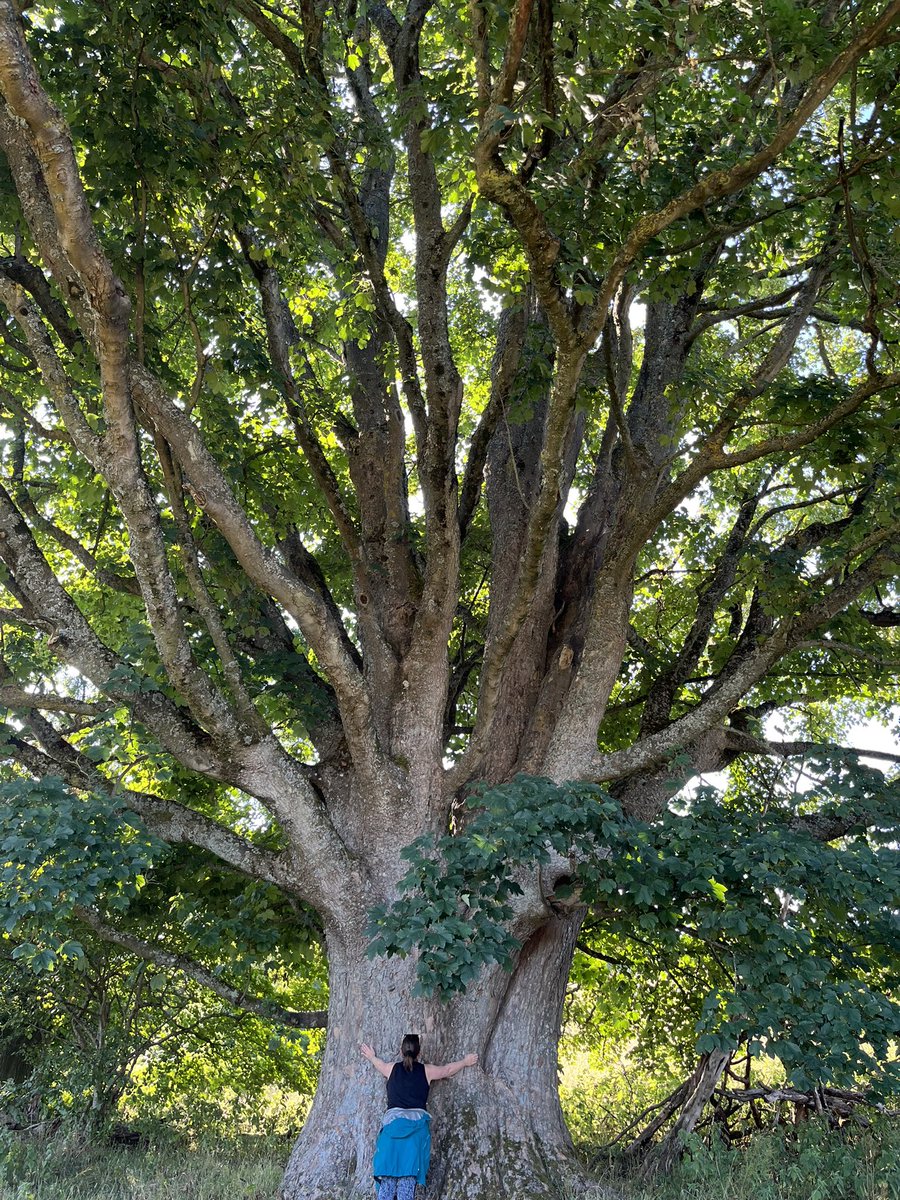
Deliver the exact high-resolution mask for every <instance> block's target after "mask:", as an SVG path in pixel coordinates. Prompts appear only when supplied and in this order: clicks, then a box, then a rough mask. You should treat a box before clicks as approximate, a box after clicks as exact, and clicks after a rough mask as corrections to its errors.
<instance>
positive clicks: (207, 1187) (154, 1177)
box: [0, 1127, 900, 1200]
mask: <svg viewBox="0 0 900 1200" xmlns="http://www.w3.org/2000/svg"><path fill="white" fill-rule="evenodd" d="M287 1152H288V1145H287V1143H286V1142H285V1141H284V1140H278V1139H262V1138H248V1139H246V1141H244V1142H240V1141H234V1140H231V1141H227V1142H221V1143H217V1144H210V1145H201V1146H194V1147H191V1146H186V1145H171V1144H170V1145H165V1146H158V1147H147V1148H143V1149H128V1148H112V1147H105V1146H97V1145H91V1144H90V1143H88V1142H86V1141H85V1140H84V1139H82V1138H78V1137H75V1136H69V1137H56V1138H54V1139H51V1140H32V1139H28V1138H24V1137H20V1136H15V1135H9V1134H2V1135H0V1200H274V1196H275V1192H276V1189H277V1186H278V1181H279V1179H280V1177H281V1171H282V1167H283V1165H284V1160H285V1158H286V1156H287ZM611 1193H612V1194H617V1195H619V1196H621V1197H622V1200H900V1130H898V1129H897V1128H896V1127H895V1128H893V1129H891V1128H888V1127H885V1128H883V1129H882V1130H880V1131H879V1132H878V1133H877V1134H871V1133H870V1134H865V1135H863V1136H861V1137H860V1138H858V1139H856V1140H855V1141H854V1142H852V1143H849V1142H845V1141H842V1140H841V1139H840V1138H838V1137H836V1136H835V1135H833V1134H831V1135H829V1134H827V1133H825V1132H823V1131H821V1130H818V1129H816V1128H815V1127H812V1128H808V1129H806V1130H804V1131H803V1133H802V1135H801V1136H800V1138H799V1140H798V1141H789V1142H787V1143H786V1142H785V1141H784V1140H783V1139H782V1138H781V1137H776V1136H771V1137H760V1138H757V1140H756V1141H755V1142H754V1143H753V1144H752V1145H751V1146H750V1147H749V1148H748V1149H746V1150H742V1151H737V1152H728V1151H726V1150H724V1149H716V1150H713V1151H710V1150H708V1149H706V1148H705V1147H703V1146H700V1145H698V1146H696V1147H695V1148H694V1150H693V1153H692V1155H691V1156H690V1157H689V1158H688V1159H686V1160H685V1162H684V1163H683V1164H682V1165H681V1167H679V1169H678V1170H677V1171H676V1172H675V1173H674V1174H673V1175H672V1176H670V1177H669V1178H668V1179H665V1180H661V1181H658V1182H657V1183H655V1184H653V1185H643V1186H641V1185H638V1184H637V1183H635V1182H634V1181H629V1180H628V1179H623V1178H621V1177H617V1176H616V1174H615V1172H614V1171H610V1172H609V1173H605V1174H604V1177H603V1180H602V1185H601V1187H599V1188H598V1189H597V1191H593V1189H592V1191H591V1192H588V1193H584V1192H580V1193H577V1194H576V1195H573V1197H572V1200H594V1198H598V1197H599V1196H600V1195H607V1196H608V1195H610V1194H611Z"/></svg>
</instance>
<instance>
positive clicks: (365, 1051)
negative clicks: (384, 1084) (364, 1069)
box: [360, 1042, 394, 1079]
mask: <svg viewBox="0 0 900 1200" xmlns="http://www.w3.org/2000/svg"><path fill="white" fill-rule="evenodd" d="M360 1050H361V1051H362V1056H363V1058H367V1059H368V1060H369V1062H370V1063H371V1064H372V1066H373V1067H374V1068H375V1070H376V1071H380V1072H381V1074H382V1075H383V1076H384V1077H385V1079H390V1076H391V1071H393V1069H394V1063H386V1062H384V1061H383V1060H382V1059H380V1058H379V1057H378V1055H377V1054H376V1053H375V1051H374V1050H373V1049H372V1047H371V1046H369V1045H367V1043H366V1042H363V1044H362V1045H361V1046H360Z"/></svg>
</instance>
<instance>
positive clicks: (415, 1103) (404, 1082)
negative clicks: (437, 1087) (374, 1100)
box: [387, 1062, 428, 1108]
mask: <svg viewBox="0 0 900 1200" xmlns="http://www.w3.org/2000/svg"><path fill="white" fill-rule="evenodd" d="M387 1102H388V1108H424V1107H425V1105H426V1104H427V1103H428V1079H427V1078H426V1075H425V1068H424V1066H423V1065H422V1063H420V1062H417V1063H413V1069H412V1070H411V1071H407V1070H405V1069H404V1066H403V1063H402V1062H398V1063H395V1064H394V1069H393V1071H391V1074H390V1077H389V1078H388V1081H387Z"/></svg>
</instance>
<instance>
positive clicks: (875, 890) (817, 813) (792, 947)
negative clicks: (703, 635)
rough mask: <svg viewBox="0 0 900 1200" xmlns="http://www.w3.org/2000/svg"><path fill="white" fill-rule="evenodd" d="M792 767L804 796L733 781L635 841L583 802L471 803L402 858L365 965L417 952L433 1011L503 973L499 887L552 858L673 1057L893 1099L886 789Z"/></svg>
mask: <svg viewBox="0 0 900 1200" xmlns="http://www.w3.org/2000/svg"><path fill="white" fill-rule="evenodd" d="M807 766H808V768H809V770H810V771H811V772H812V778H813V779H814V780H815V782H814V784H813V786H812V787H811V788H807V790H804V791H795V790H793V789H792V788H787V787H785V786H784V785H783V783H781V782H780V781H779V780H777V779H776V780H773V779H772V778H771V777H766V776H765V773H761V774H758V775H756V776H754V774H753V773H752V772H751V773H744V774H743V775H742V774H741V773H740V772H738V773H737V774H736V779H737V785H736V786H735V785H733V786H732V788H731V789H730V790H729V791H728V792H726V793H725V794H724V796H723V795H722V794H721V793H720V792H718V791H716V790H714V789H711V788H704V789H700V790H699V791H698V792H697V793H696V794H695V795H694V796H693V797H692V798H691V799H690V801H688V802H686V803H685V804H684V805H682V806H681V811H674V810H669V811H668V812H667V813H665V814H664V815H663V816H662V817H661V818H660V819H659V820H658V821H655V822H653V823H649V824H648V823H644V822H639V821H634V820H630V819H627V818H626V817H624V816H623V815H622V813H621V810H620V809H619V807H618V805H617V804H616V802H615V801H614V800H612V799H611V798H610V797H609V796H607V795H605V794H604V793H603V792H602V791H601V790H600V789H599V788H596V787H593V786H590V785H578V784H568V785H564V786H562V787H558V786H556V785H554V784H552V783H551V782H550V781H548V780H541V779H532V778H527V777H518V778H517V779H515V780H513V781H512V782H511V783H509V784H507V785H504V786H503V787H499V788H495V789H491V790H488V791H485V792H483V793H482V794H481V795H480V796H478V797H475V798H473V800H472V802H471V803H472V804H473V805H478V806H479V807H478V812H477V815H476V816H475V817H474V818H473V819H472V820H471V822H470V823H469V824H468V825H467V826H466V827H465V828H464V829H462V830H460V831H459V832H457V833H455V834H454V835H452V836H447V837H445V838H442V839H440V840H439V841H438V842H436V843H435V842H430V841H428V840H426V839H420V840H419V841H418V842H416V843H414V844H413V845H412V846H411V847H409V848H408V850H406V851H405V852H404V853H405V855H406V857H408V858H409V859H410V861H411V863H412V867H411V869H410V871H409V872H408V873H407V875H406V877H405V878H404V879H403V881H402V882H401V891H402V892H403V897H402V899H401V900H400V901H398V902H397V903H396V904H394V905H393V906H392V907H391V908H388V909H380V910H378V911H376V912H375V913H374V914H373V918H372V928H371V933H372V938H373V940H372V945H371V953H372V954H376V953H382V954H406V953H409V952H411V951H412V950H414V949H417V950H418V952H419V954H420V956H421V957H420V962H419V984H420V987H421V989H422V990H423V991H424V992H438V993H441V994H450V993H453V992H458V991H461V990H463V989H464V988H465V987H466V986H467V984H469V983H470V982H471V980H472V979H473V978H474V977H475V976H476V974H477V972H478V969H479V968H480V967H481V966H482V965H484V964H486V963H490V962H501V963H503V964H504V965H506V966H509V965H511V963H512V961H513V959H514V956H515V953H516V950H517V948H518V947H517V945H516V942H515V939H514V938H513V936H512V934H511V932H510V921H511V918H512V916H513V904H512V903H511V897H513V896H514V895H515V894H516V893H517V892H518V891H519V884H518V883H517V882H516V877H517V875H518V876H519V878H521V874H520V873H521V872H522V871H523V870H525V869H527V868H529V867H533V866H534V865H535V864H539V863H542V862H546V861H547V859H548V858H549V856H550V853H551V851H555V852H557V853H559V854H564V855H569V856H570V857H571V859H572V862H573V873H572V882H571V885H565V886H561V887H558V888H557V891H556V894H555V895H556V898H557V899H563V898H564V896H565V894H568V895H571V894H572V891H573V889H575V890H576V891H577V899H579V900H580V901H582V902H583V903H584V905H585V906H587V907H588V908H589V909H590V911H591V912H592V913H595V914H596V913H599V914H600V916H601V917H602V927H603V931H604V934H603V936H604V937H606V938H608V939H609V938H612V939H613V940H615V941H617V943H618V947H619V953H620V955H621V956H622V957H621V961H623V962H627V961H628V958H629V955H630V954H631V952H632V950H633V951H636V952H635V953H634V965H633V970H632V972H631V974H632V976H633V978H632V979H631V981H630V982H631V984H634V983H635V981H636V980H637V979H638V977H640V981H641V986H642V989H643V994H642V996H641V998H640V1000H639V1002H638V1007H639V1008H643V1009H644V1015H645V1017H649V1019H650V1020H651V1021H652V1020H653V1014H652V1011H650V1010H652V1008H653V1004H654V1001H653V994H654V992H655V990H656V989H657V988H659V990H660V991H663V990H665V986H666V985H665V984H664V983H663V982H662V981H663V980H666V979H668V980H670V981H671V979H673V978H674V979H675V980H676V981H678V990H679V995H678V997H677V1001H676V1007H677V1008H678V1009H679V1010H680V1011H681V1012H682V1014H683V1015H684V1014H686V1015H687V1016H689V1018H690V1022H691V1035H692V1037H691V1040H692V1042H694V1045H692V1050H693V1049H699V1050H700V1051H701V1052H702V1051H707V1050H711V1049H713V1048H716V1047H721V1048H734V1047H737V1046H739V1045H749V1046H750V1048H751V1050H757V1051H759V1050H765V1051H766V1052H768V1053H771V1054H775V1055H777V1056H778V1057H779V1058H780V1059H781V1060H782V1062H783V1064H784V1065H785V1067H786V1068H787V1069H788V1071H789V1074H790V1076H791V1078H792V1080H793V1081H794V1082H795V1083H796V1084H798V1085H800V1086H804V1087H807V1086H809V1085H810V1084H811V1083H813V1082H818V1081H819V1080H821V1079H824V1078H828V1079H832V1080H837V1081H841V1082H845V1083H850V1082H852V1081H854V1080H855V1079H858V1078H859V1077H860V1076H861V1075H866V1076H867V1077H868V1078H869V1079H870V1080H872V1081H873V1082H874V1083H875V1084H876V1085H877V1086H878V1087H880V1088H882V1089H885V1090H886V1089H890V1088H893V1087H896V1086H897V1084H898V1083H900V1076H898V1072H897V1064H896V1063H891V1062H890V1047H891V1040H892V1039H893V1038H895V1037H896V1035H897V1031H898V1029H900V1005H898V1003H897V1002H896V987H897V983H898V980H900V922H898V918H897V911H898V907H900V854H898V851H897V829H898V823H900V787H898V784H897V783H893V782H890V781H888V780H886V779H885V777H884V776H883V775H882V773H881V772H879V771H877V770H873V769H870V768H866V767H864V766H860V765H858V764H850V763H848V762H846V761H840V760H837V759H834V758H831V757H830V756H829V755H828V754H826V753H823V754H822V755H820V756H819V757H818V758H817V759H814V760H812V759H811V760H810V761H809V762H808V764H807ZM838 823H840V825H838ZM870 829H871V832H870ZM835 830H837V831H838V832H840V833H841V835H842V836H841V838H840V839H838V838H837V832H834V831H835ZM817 835H818V836H817ZM826 836H827V837H829V838H831V840H826ZM629 947H631V949H629ZM612 961H615V960H612ZM624 975H625V976H626V977H627V976H628V975H629V972H628V971H627V970H626V971H625V972H624ZM626 990H628V987H627V986H626ZM619 1001H620V1002H622V997H621V996H620V997H619ZM667 1011H668V1008H667V1006H665V1005H663V1007H662V1008H661V1009H660V1013H659V1014H658V1015H659V1018H660V1020H661V1021H662V1022H663V1023H664V1024H665V1023H666V1022H667V1021H668V1019H669V1018H668V1017H666V1016H665V1013H666V1012H667ZM670 1016H671V1013H670ZM668 1028H669V1036H672V1035H673V1034H674V1029H673V1027H672V1026H669V1027H668ZM697 1035H699V1040H696V1041H695V1038H696V1037H697Z"/></svg>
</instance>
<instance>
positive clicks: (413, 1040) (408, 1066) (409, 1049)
mask: <svg viewBox="0 0 900 1200" xmlns="http://www.w3.org/2000/svg"><path fill="white" fill-rule="evenodd" d="M400 1053H401V1054H402V1055H403V1070H404V1071H411V1070H412V1069H413V1065H414V1064H415V1061H416V1059H417V1058H418V1057H419V1035H418V1034H417V1033H408V1034H407V1035H406V1037H405V1038H404V1039H403V1044H402V1045H401V1047H400Z"/></svg>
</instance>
